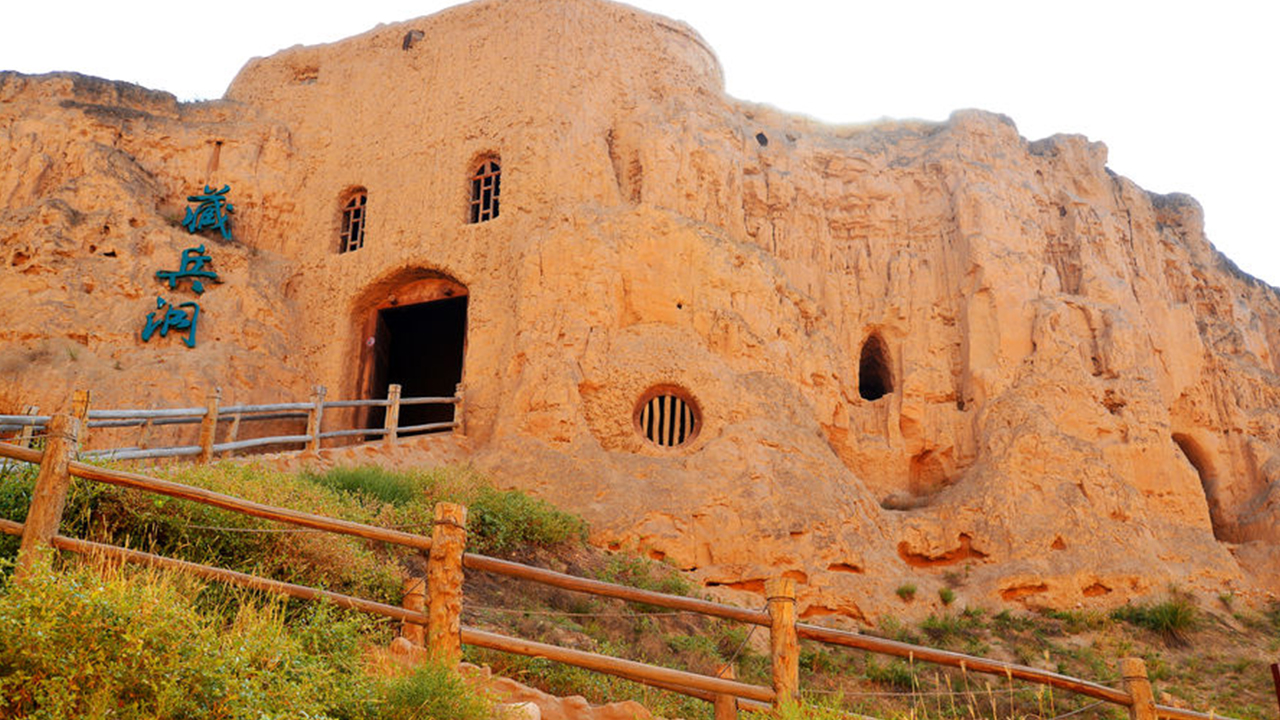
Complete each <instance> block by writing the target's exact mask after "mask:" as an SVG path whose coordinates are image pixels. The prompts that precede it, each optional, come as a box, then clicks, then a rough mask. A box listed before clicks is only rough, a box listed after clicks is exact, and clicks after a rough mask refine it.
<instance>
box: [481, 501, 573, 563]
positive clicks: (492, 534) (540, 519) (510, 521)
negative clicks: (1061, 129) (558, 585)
mask: <svg viewBox="0 0 1280 720" xmlns="http://www.w3.org/2000/svg"><path fill="white" fill-rule="evenodd" d="M461 501H462V502H463V503H464V504H466V505H468V509H467V530H468V538H467V545H468V549H470V550H472V551H474V552H479V553H486V554H505V553H510V552H511V551H513V550H516V549H518V548H520V547H529V546H533V547H551V546H553V545H558V544H560V543H564V542H568V541H570V540H576V541H579V542H581V541H583V540H585V539H586V536H587V524H586V523H585V522H583V520H582V519H581V518H579V517H578V516H576V515H572V514H570V513H566V512H562V511H560V510H557V509H556V508H555V507H554V506H552V505H551V504H550V503H548V502H546V501H545V500H542V499H540V498H535V497H530V496H528V495H525V494H524V493H522V492H519V491H518V490H498V489H495V488H494V487H492V486H490V485H481V486H479V487H477V488H476V489H475V490H474V491H473V492H472V493H471V497H469V498H467V497H464V498H462V499H461Z"/></svg>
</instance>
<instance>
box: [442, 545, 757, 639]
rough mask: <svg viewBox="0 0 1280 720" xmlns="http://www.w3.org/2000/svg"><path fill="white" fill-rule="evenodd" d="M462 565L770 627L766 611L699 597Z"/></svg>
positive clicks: (477, 558)
mask: <svg viewBox="0 0 1280 720" xmlns="http://www.w3.org/2000/svg"><path fill="white" fill-rule="evenodd" d="M462 566H463V567H466V568H470V569H472V570H484V571H486V572H491V573H495V574H498V575H506V576H507V577H514V578H520V579H522V580H532V581H534V582H538V583H542V584H543V585H550V586H552V587H558V588H563V589H565V590H574V591H577V592H583V593H588V594H591V595H600V596H603V597H611V598H617V599H619V600H628V601H630V602H638V603H645V604H647V605H656V606H658V607H664V608H668V609H671V610H684V611H687V612H694V613H698V614H701V615H710V616H711V617H718V618H724V619H726V620H737V621H738V622H745V623H750V624H752V625H764V626H766V627H767V626H768V625H769V613H767V612H765V611H763V610H751V609H749V608H740V607H735V606H733V605H723V604H721V603H716V602H711V601H709V600H699V599H697V598H690V597H681V596H679V595H667V594H664V593H660V592H654V591H652V590H640V589H639V588H633V587H628V586H626V585H616V584H614V583H609V582H604V581H603V580H589V579H587V578H581V577H577V576H575V575H566V574H565V573H560V572H556V571H554V570H546V569H543V568H537V567H533V566H530V565H523V564H521V563H517V562H511V561H510V560H499V559H498V558H493V557H488V556H486V555H475V554H472V553H467V554H466V555H463V556H462Z"/></svg>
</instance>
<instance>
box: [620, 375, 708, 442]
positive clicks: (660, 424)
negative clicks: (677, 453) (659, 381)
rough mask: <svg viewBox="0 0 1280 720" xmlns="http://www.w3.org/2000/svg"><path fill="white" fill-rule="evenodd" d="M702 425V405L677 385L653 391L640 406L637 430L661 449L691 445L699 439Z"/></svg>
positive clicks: (636, 415) (650, 391)
mask: <svg viewBox="0 0 1280 720" xmlns="http://www.w3.org/2000/svg"><path fill="white" fill-rule="evenodd" d="M701 425H702V412H701V410H700V409H699V407H698V403H697V402H696V401H695V400H694V399H693V397H692V396H691V395H689V393H688V392H686V391H685V390H684V389H682V388H679V387H675V386H673V385H659V386H657V387H653V388H650V389H649V390H648V391H647V392H645V394H644V395H642V396H641V397H640V402H639V403H637V404H636V410H635V426H636V431H637V432H639V433H640V436H641V437H643V438H644V439H645V440H648V441H649V442H651V443H653V444H654V445H657V446H659V447H665V448H677V447H681V446H682V445H687V444H688V443H690V442H692V441H693V439H694V438H695V437H697V435H698V430H700V429H701Z"/></svg>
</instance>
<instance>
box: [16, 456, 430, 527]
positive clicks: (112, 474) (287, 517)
mask: <svg viewBox="0 0 1280 720" xmlns="http://www.w3.org/2000/svg"><path fill="white" fill-rule="evenodd" d="M9 447H12V446H7V445H5V444H3V443H0V454H4V453H5V452H8V448H9ZM16 459H22V458H16ZM70 470H71V474H72V475H75V476H76V477H82V478H85V479H86V480H96V481H97V482H101V483H106V484H108V485H116V486H118V487H127V488H133V489H135V490H146V491H147V492H153V493H157V494H160V495H167V496H169V497H173V498H179V499H181V500H190V501H192V502H198V503H203V504H205V505H212V506H214V507H220V508H223V509H224V510H231V511H234V512H238V513H242V514H244V515H251V516H253V517H259V518H264V519H266V520H275V521H277V522H283V523H289V524H291V525H298V526H301V527H308V528H315V529H317V530H326V531H328V532H334V533H341V534H343V535H354V536H356V537H362V538H365V539H367V540H381V541H383V542H389V543H393V544H396V545H403V546H404V547H411V548H416V549H418V550H430V549H431V540H430V539H428V538H425V537H422V536H420V535H413V534H411V533H406V532H401V531H399V530H390V529H388V528H380V527H375V526H373V525H364V524H362V523H357V522H350V521H348V520H338V519H336V518H328V517H324V516H323V515H313V514H311V513H306V512H302V511H299V510H290V509H288V508H280V507H273V506H271V505H263V504H262V503H256V502H253V501H251V500H243V499H241V498H237V497H232V496H230V495H223V494H222V493H216V492H213V491H212V490H205V489H204V488H198V487H193V486H191V485H182V484H180V483H175V482H170V481H168V480H159V479H156V478H151V477H147V476H146V475H139V474H137V473H131V472H124V471H122V470H110V469H107V468H102V467H97V466H95V465H86V464H84V463H79V462H73V463H71V465H70Z"/></svg>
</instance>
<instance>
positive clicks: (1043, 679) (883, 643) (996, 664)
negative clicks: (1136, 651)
mask: <svg viewBox="0 0 1280 720" xmlns="http://www.w3.org/2000/svg"><path fill="white" fill-rule="evenodd" d="M796 631H797V634H799V635H800V637H801V638H804V639H806V640H817V641H818V642H822V643H827V644H829V645H843V646H844V647H851V648H856V649H858V650H866V651H868V652H874V653H878V654H881V655H893V656H896V657H902V658H908V659H911V660H920V661H923V662H928V663H933V664H934V665H945V666H948V667H954V668H960V669H961V670H966V671H969V672H977V673H985V674H988V675H1003V676H1006V677H1015V678H1018V679H1019V680H1028V681H1031V682H1035V683H1039V684H1041V685H1049V686H1051V687H1055V688H1059V689H1062V690H1069V691H1071V692H1075V693H1079V694H1081V695H1087V696H1089V697H1092V698H1096V699H1098V700H1105V701H1107V702H1110V703H1115V704H1117V705H1125V706H1128V705H1132V704H1133V698H1131V697H1129V694H1128V693H1126V692H1124V691H1122V690H1116V689H1115V688H1109V687H1107V686H1106V685H1099V684H1097V683H1092V682H1089V681H1087V680H1080V679H1078V678H1073V677H1069V676H1067V675H1059V674H1058V673H1055V672H1050V671H1048V670H1041V669H1039V668H1033V667H1029V666H1027V665H1017V664H1014V663H1007V662H1001V661H999V660H990V659H987V658H980V657H975V656H972V655H964V654H962V653H956V652H950V651H948V650H938V649H935V648H930V647H924V646H922V645H912V644H910V643H904V642H898V641H897V640H889V639H887V638H882V637H876V636H874V635H862V634H860V633H853V632H849V631H847V630H836V629H834V628H824V627H820V626H818V625H809V624H808V623H797V624H796Z"/></svg>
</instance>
